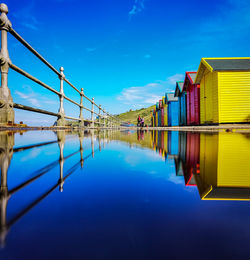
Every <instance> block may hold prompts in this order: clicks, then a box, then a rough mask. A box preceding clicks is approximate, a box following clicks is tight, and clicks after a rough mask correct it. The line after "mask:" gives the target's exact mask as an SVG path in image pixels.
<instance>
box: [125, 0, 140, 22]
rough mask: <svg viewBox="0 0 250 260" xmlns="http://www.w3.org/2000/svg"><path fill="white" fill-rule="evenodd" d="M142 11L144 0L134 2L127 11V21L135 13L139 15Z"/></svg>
mask: <svg viewBox="0 0 250 260" xmlns="http://www.w3.org/2000/svg"><path fill="white" fill-rule="evenodd" d="M143 9H144V0H135V1H134V4H133V7H132V9H131V10H130V11H129V13H128V15H129V19H131V17H132V16H133V15H136V14H137V13H140V12H141V11H142V10H143Z"/></svg>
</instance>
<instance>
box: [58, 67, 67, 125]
mask: <svg viewBox="0 0 250 260" xmlns="http://www.w3.org/2000/svg"><path fill="white" fill-rule="evenodd" d="M63 71H64V68H63V67H60V74H61V75H60V76H59V79H60V96H59V99H60V108H59V111H58V113H59V117H58V118H57V125H58V126H65V118H64V108H63V100H64V91H63V81H64V78H65V76H64V73H63Z"/></svg>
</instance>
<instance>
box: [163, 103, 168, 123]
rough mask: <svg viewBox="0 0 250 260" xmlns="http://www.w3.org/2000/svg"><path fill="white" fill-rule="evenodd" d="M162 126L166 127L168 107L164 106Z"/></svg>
mask: <svg viewBox="0 0 250 260" xmlns="http://www.w3.org/2000/svg"><path fill="white" fill-rule="evenodd" d="M164 126H168V105H167V104H164Z"/></svg>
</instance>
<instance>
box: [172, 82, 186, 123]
mask: <svg viewBox="0 0 250 260" xmlns="http://www.w3.org/2000/svg"><path fill="white" fill-rule="evenodd" d="M182 89H183V82H182V81H177V82H176V87H175V93H174V96H175V97H178V102H179V125H186V124H187V108H186V91H182Z"/></svg>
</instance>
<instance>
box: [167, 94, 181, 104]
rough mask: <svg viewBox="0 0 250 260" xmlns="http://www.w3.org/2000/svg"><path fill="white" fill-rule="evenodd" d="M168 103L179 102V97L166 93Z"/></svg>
mask: <svg viewBox="0 0 250 260" xmlns="http://www.w3.org/2000/svg"><path fill="white" fill-rule="evenodd" d="M166 98H167V102H169V101H178V97H175V96H174V93H166Z"/></svg>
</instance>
